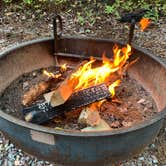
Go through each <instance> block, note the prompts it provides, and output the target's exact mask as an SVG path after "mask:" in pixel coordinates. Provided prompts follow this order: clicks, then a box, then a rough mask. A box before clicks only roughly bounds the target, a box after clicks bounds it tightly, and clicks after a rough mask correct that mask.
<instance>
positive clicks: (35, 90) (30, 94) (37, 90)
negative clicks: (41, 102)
mask: <svg viewBox="0 0 166 166" xmlns="http://www.w3.org/2000/svg"><path fill="white" fill-rule="evenodd" d="M51 81H52V80H49V81H46V82H44V81H43V82H40V83H39V84H36V85H35V86H33V87H32V88H30V90H29V91H27V92H26V93H25V94H24V95H23V98H22V104H23V105H29V104H31V103H32V102H33V101H34V100H35V99H36V98H37V97H39V96H40V95H41V94H43V93H44V92H45V91H46V90H47V89H48V88H49V87H50V84H51Z"/></svg>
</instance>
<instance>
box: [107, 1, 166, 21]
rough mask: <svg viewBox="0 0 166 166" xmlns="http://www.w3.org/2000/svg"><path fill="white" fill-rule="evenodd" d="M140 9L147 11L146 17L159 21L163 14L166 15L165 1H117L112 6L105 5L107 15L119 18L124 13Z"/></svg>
mask: <svg viewBox="0 0 166 166" xmlns="http://www.w3.org/2000/svg"><path fill="white" fill-rule="evenodd" d="M138 9H147V10H148V12H147V14H146V17H148V18H150V19H152V20H154V21H157V20H158V19H159V15H160V14H161V13H162V14H163V15H166V1H165V0H138V1H135V0H115V2H114V3H113V4H112V5H108V4H106V5H105V13H106V14H111V15H114V16H116V17H119V15H120V13H122V12H131V11H134V10H138Z"/></svg>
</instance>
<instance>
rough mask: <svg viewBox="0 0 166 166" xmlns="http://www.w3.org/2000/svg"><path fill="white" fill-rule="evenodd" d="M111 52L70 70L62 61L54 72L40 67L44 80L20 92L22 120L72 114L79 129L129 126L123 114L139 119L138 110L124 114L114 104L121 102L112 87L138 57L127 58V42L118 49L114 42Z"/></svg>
mask: <svg viewBox="0 0 166 166" xmlns="http://www.w3.org/2000/svg"><path fill="white" fill-rule="evenodd" d="M148 24H149V20H148V19H146V18H143V19H141V21H140V27H141V30H144V29H145V28H146V26H147V25H148ZM112 52H113V57H112V58H108V57H107V56H106V55H105V53H103V55H102V57H101V60H98V59H95V58H94V57H90V59H89V60H85V61H82V62H81V63H80V64H78V65H77V66H76V67H75V68H74V69H73V70H71V69H70V66H68V64H62V65H61V66H60V68H59V70H58V71H56V72H54V71H53V72H49V71H48V70H43V74H44V75H45V77H47V80H46V81H42V82H39V83H38V84H36V85H35V86H33V87H31V88H30V89H29V90H28V91H27V92H26V93H25V94H24V95H23V98H22V104H23V105H24V106H25V108H24V109H23V111H22V112H23V115H24V118H25V120H26V121H28V122H32V123H37V124H43V123H46V122H47V123H48V122H49V121H53V122H56V121H57V119H58V121H65V120H64V119H70V118H71V117H72V118H73V117H75V118H77V123H78V125H79V126H81V127H80V130H81V131H91V130H92V131H101V130H110V129H111V128H120V127H129V126H131V125H132V122H131V121H128V122H127V121H126V118H124V116H127V118H129V117H130V119H131V117H132V116H133V114H134V116H137V118H135V121H137V120H138V119H139V120H141V119H142V117H141V114H140V113H139V112H136V111H132V112H130V113H129V114H130V115H127V114H128V113H127V114H126V113H125V112H123V111H119V109H117V108H116V107H117V105H124V104H125V103H124V101H123V100H121V98H119V97H118V95H116V88H117V87H118V86H121V82H123V78H124V77H125V79H126V77H127V76H126V71H127V69H128V68H129V67H130V66H131V65H133V64H134V63H136V62H137V60H138V59H134V60H132V61H131V60H129V59H130V56H132V47H131V45H129V44H127V45H126V46H124V47H122V48H120V47H119V46H118V45H116V44H115V45H114V47H113V48H112ZM64 75H66V76H65V77H64ZM57 82H58V83H57ZM41 95H43V97H44V101H43V102H42V103H40V104H37V105H35V106H32V107H27V106H30V105H31V104H33V103H35V101H36V100H37V99H38V97H40V96H41ZM139 102H140V103H141V100H140V101H139ZM115 103H116V104H115ZM126 109H127V108H126ZM102 110H106V111H102ZM106 114H107V115H106ZM62 117H63V118H62ZM60 119H61V120H60ZM109 119H111V120H109ZM110 121H111V122H110ZM134 123H135V122H134Z"/></svg>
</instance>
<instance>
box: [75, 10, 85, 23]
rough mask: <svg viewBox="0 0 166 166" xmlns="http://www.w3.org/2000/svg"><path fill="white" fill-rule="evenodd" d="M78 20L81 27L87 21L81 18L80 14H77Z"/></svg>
mask: <svg viewBox="0 0 166 166" xmlns="http://www.w3.org/2000/svg"><path fill="white" fill-rule="evenodd" d="M77 19H78V22H79V23H80V25H84V24H85V19H84V17H83V16H81V14H80V13H79V12H78V13H77Z"/></svg>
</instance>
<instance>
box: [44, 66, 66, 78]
mask: <svg viewBox="0 0 166 166" xmlns="http://www.w3.org/2000/svg"><path fill="white" fill-rule="evenodd" d="M66 70H67V65H66V64H63V65H61V66H60V72H61V73H64V72H65V71H66ZM61 73H58V74H54V73H51V72H48V71H47V70H43V74H44V75H46V76H47V77H50V78H59V77H61V76H62V74H61Z"/></svg>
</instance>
